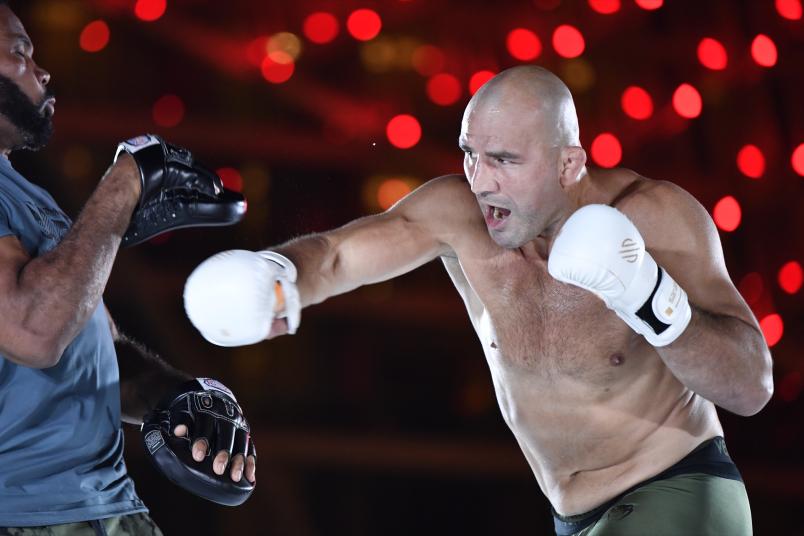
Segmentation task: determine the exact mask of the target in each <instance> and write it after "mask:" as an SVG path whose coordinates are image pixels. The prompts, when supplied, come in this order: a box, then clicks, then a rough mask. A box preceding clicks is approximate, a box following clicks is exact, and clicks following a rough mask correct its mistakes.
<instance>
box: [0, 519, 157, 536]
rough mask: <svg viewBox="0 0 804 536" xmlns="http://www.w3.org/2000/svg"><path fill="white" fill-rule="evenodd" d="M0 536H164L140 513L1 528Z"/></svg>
mask: <svg viewBox="0 0 804 536" xmlns="http://www.w3.org/2000/svg"><path fill="white" fill-rule="evenodd" d="M0 536H162V531H161V530H159V527H157V526H156V524H155V523H154V521H153V519H151V518H150V516H149V515H148V514H144V513H139V514H131V515H127V516H118V517H110V518H107V519H100V520H92V521H82V522H80V523H65V524H64V525H48V526H44V527H19V528H14V527H0Z"/></svg>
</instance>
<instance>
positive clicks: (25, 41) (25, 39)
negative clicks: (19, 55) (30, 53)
mask: <svg viewBox="0 0 804 536" xmlns="http://www.w3.org/2000/svg"><path fill="white" fill-rule="evenodd" d="M11 39H12V40H13V41H14V42H18V41H21V42H22V44H23V45H24V46H25V47H26V48H28V49H33V43H32V42H31V39H30V38H29V37H28V36H27V35H25V34H20V33H15V34H11Z"/></svg>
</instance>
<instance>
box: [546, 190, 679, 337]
mask: <svg viewBox="0 0 804 536" xmlns="http://www.w3.org/2000/svg"><path fill="white" fill-rule="evenodd" d="M547 269H548V271H549V272H550V275H552V276H553V277H554V278H556V279H558V280H559V281H562V282H564V283H570V284H572V285H576V286H579V287H581V288H584V289H586V290H589V291H591V292H594V293H595V294H596V295H597V296H598V297H600V298H601V299H602V300H603V301H604V302H605V303H606V306H607V307H608V308H609V309H611V310H613V311H614V312H615V313H616V314H617V316H619V317H620V318H621V319H622V320H623V321H624V322H625V323H626V324H628V325H629V326H630V327H631V329H633V330H634V331H636V332H637V333H639V334H640V335H644V337H645V338H646V339H647V340H648V342H650V343H651V344H652V345H653V346H665V345H667V344H670V343H671V342H673V341H674V340H676V339H677V338H678V337H679V335H681V333H682V332H683V331H684V329H685V328H686V327H687V325H688V324H689V322H690V318H691V315H692V312H691V310H690V306H689V303H688V301H687V294H686V292H684V290H683V289H682V288H681V287H679V286H678V284H677V283H676V282H675V281H674V280H673V278H672V277H670V275H669V274H668V273H667V272H666V271H665V270H664V269H663V268H661V267H660V266H657V264H656V261H654V260H653V257H651V255H650V253H648V252H647V251H646V250H645V241H644V240H643V239H642V235H640V233H639V230H638V229H637V228H636V226H634V224H633V223H631V221H630V220H629V219H628V218H627V217H626V216H625V214H623V213H622V212H620V211H619V210H617V209H616V208H613V207H609V206H606V205H587V206H585V207H582V208H580V209H579V210H577V211H576V212H575V213H573V214H572V215H571V216H570V217H569V219H567V221H566V222H565V223H564V226H563V227H562V228H561V230H560V231H559V232H558V236H557V237H556V239H555V241H554V242H553V247H552V249H551V251H550V257H549V259H548V261H547Z"/></svg>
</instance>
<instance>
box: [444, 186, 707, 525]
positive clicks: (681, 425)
mask: <svg viewBox="0 0 804 536" xmlns="http://www.w3.org/2000/svg"><path fill="white" fill-rule="evenodd" d="M628 174H629V172H623V175H626V176H627V175H628ZM631 175H632V174H631ZM634 180H644V179H634ZM454 188H455V190H456V191H460V190H461V186H460V185H459V184H456V185H455V187H454ZM466 190H467V193H468V188H467V189H466ZM636 191H638V189H637V190H636ZM469 195H470V198H469V199H468V200H467V204H469V205H470V206H471V202H474V196H471V193H469ZM632 195H636V194H632ZM611 197H612V199H613V198H615V197H616V195H612V196H611ZM474 212H475V213H476V214H477V225H476V226H473V227H472V228H471V230H470V231H469V232H468V233H462V234H461V235H460V236H461V239H460V241H459V242H458V243H457V244H456V246H455V256H447V255H445V256H442V260H443V262H444V265H445V267H446V269H447V272H448V273H449V275H450V277H451V279H452V281H453V283H454V284H455V287H456V288H457V290H458V292H459V293H460V294H461V297H462V298H463V300H464V302H465V304H466V308H467V311H468V313H469V316H470V319H471V321H472V325H473V326H474V328H475V331H476V332H477V334H478V337H479V339H480V343H481V345H482V347H483V352H484V353H485V356H486V360H487V362H488V365H489V369H490V371H491V377H492V381H493V383H494V388H495V391H496V394H497V400H498V403H499V406H500V410H501V412H502V415H503V418H504V419H505V421H506V423H507V424H508V426H509V427H510V428H511V431H512V432H513V433H514V436H515V437H516V439H517V441H518V443H519V445H520V447H521V449H522V452H523V453H524V454H525V457H526V458H527V460H528V463H529V464H530V466H531V468H532V470H533V473H534V475H535V476H536V479H537V480H538V482H539V485H540V487H541V489H542V491H543V492H544V494H545V495H546V496H547V497H548V498H549V499H550V502H551V503H552V504H553V506H554V508H556V510H558V511H559V512H561V513H563V514H575V513H580V512H584V511H587V510H590V509H591V508H594V507H595V506H598V505H600V504H601V503H603V502H605V501H606V500H608V499H610V498H612V497H614V496H616V495H618V494H619V493H621V492H622V491H624V490H626V489H627V488H629V487H631V486H633V485H634V484H637V483H638V482H641V481H643V480H645V479H647V478H649V477H651V476H653V475H655V474H657V473H659V472H660V471H661V470H663V469H664V468H666V467H669V466H670V465H672V464H673V463H675V462H677V461H678V460H680V459H681V458H683V457H684V456H685V455H686V454H687V453H689V452H690V451H691V450H692V449H693V448H694V447H695V446H696V445H698V444H699V443H701V442H702V441H703V440H705V439H708V438H710V437H713V436H716V435H722V433H723V431H722V428H721V426H720V423H719V421H718V418H717V414H716V411H715V407H714V405H713V404H712V403H711V402H709V401H707V400H705V399H703V398H701V397H700V396H698V395H696V394H695V393H693V392H691V391H690V390H689V389H687V388H686V387H684V385H682V384H681V382H679V381H678V380H677V379H676V378H675V377H674V376H673V374H672V373H671V372H670V370H669V369H668V368H667V367H666V366H665V365H664V363H663V362H662V360H661V359H660V358H659V356H658V355H657V353H656V351H655V350H654V348H653V347H652V346H651V345H650V344H648V343H647V342H646V341H645V340H644V338H643V337H641V336H639V335H637V334H636V333H634V332H633V331H632V330H631V329H630V328H629V327H628V326H627V325H625V324H624V323H623V322H622V321H621V320H620V319H619V318H617V316H616V315H615V314H614V313H613V312H611V311H609V310H608V309H607V308H606V307H605V305H604V304H603V302H602V301H601V300H600V299H598V298H597V297H595V296H594V295H593V294H591V293H589V292H587V291H585V290H582V289H580V288H577V287H573V286H570V285H566V284H563V283H560V282H558V281H556V280H555V279H553V278H552V277H551V276H550V275H549V274H548V273H547V256H546V255H542V254H540V253H539V252H537V251H533V252H523V251H522V250H521V249H517V250H508V249H504V248H501V247H499V246H497V245H496V244H495V243H494V242H493V241H492V240H491V238H490V237H489V236H488V232H487V231H486V229H485V226H484V223H483V219H482V216H481V214H480V212H479V211H478V210H477V208H475V209H474Z"/></svg>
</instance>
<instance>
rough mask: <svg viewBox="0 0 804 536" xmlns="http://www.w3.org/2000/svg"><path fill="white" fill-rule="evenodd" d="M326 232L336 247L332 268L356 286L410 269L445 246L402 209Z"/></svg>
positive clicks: (435, 255) (429, 259)
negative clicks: (401, 210)
mask: <svg viewBox="0 0 804 536" xmlns="http://www.w3.org/2000/svg"><path fill="white" fill-rule="evenodd" d="M325 236H326V238H327V239H328V240H329V241H330V243H331V244H332V246H333V249H334V250H335V258H334V259H333V263H334V266H333V271H334V272H335V273H337V274H339V275H340V276H341V277H347V278H349V279H351V280H353V281H354V283H355V285H354V286H359V285H365V284H370V283H377V282H379V281H385V280H387V279H391V278H393V277H396V276H398V275H401V274H404V273H407V272H409V271H411V270H413V269H415V268H417V267H419V266H421V265H422V264H425V263H427V262H429V261H431V260H433V259H435V258H436V257H438V256H439V255H440V254H441V252H443V251H444V249H445V246H444V244H442V243H440V242H439V241H438V239H437V238H436V237H434V236H433V235H432V233H430V232H429V231H428V229H427V228H426V227H425V226H422V225H421V224H420V223H417V222H415V221H411V220H409V219H408V218H407V217H406V216H405V215H404V214H402V213H399V212H385V213H383V214H377V215H374V216H368V217H366V218H361V219H360V220H357V221H354V222H352V223H350V224H348V225H346V226H344V227H342V228H340V229H338V230H336V231H333V232H331V233H327V234H326V235H325ZM350 286H351V285H350Z"/></svg>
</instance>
